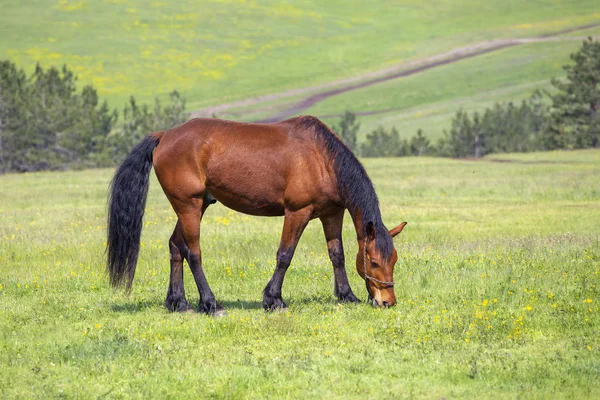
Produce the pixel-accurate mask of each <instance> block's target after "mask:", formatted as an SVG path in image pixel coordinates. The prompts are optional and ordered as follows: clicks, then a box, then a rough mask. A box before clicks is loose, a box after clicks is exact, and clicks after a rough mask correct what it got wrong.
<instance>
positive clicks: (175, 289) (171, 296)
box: [165, 222, 192, 312]
mask: <svg viewBox="0 0 600 400" xmlns="http://www.w3.org/2000/svg"><path fill="white" fill-rule="evenodd" d="M169 250H170V252H171V275H170V279H169V289H168V291H167V298H166V299H165V307H167V309H168V310H169V311H171V312H174V311H179V312H185V311H189V310H192V307H191V306H190V304H189V303H188V302H187V300H186V298H185V288H184V286H183V258H184V257H186V258H187V255H188V248H187V245H186V244H185V241H184V240H183V234H182V232H181V225H180V224H179V222H177V224H176V225H175V229H174V230H173V234H172V235H171V238H170V239H169Z"/></svg>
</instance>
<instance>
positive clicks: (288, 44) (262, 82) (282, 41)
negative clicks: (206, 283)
mask: <svg viewBox="0 0 600 400" xmlns="http://www.w3.org/2000/svg"><path fill="white" fill-rule="evenodd" d="M599 18H600V14H599V13H598V7H597V2H596V1H594V0H580V1H577V2H575V1H572V2H565V1H561V0H547V1H541V0H539V1H528V2H523V1H519V0H510V1H504V2H494V1H486V2H483V3H482V2H480V1H474V0H460V1H449V0H439V1H434V2H427V3H423V2H420V1H414V0H411V1H405V2H401V3H395V4H392V3H390V2H377V3H372V2H362V1H351V2H349V1H343V2H342V1H336V2H330V1H328V2H322V1H310V0H306V1H296V2H294V3H293V4H281V3H280V2H277V1H266V2H260V3H259V2H255V1H252V0H249V1H244V0H240V1H222V0H213V1H203V2H192V1H182V2H166V1H154V2H143V1H140V0H107V1H94V2H92V1H87V0H79V1H77V0H74V1H72V0H58V1H57V0H52V1H51V0H39V1H36V2H13V3H6V4H3V5H2V13H0V38H2V39H0V58H8V59H10V60H13V61H15V62H17V63H18V64H19V65H22V66H24V67H25V68H27V69H28V70H31V69H33V66H34V64H35V63H36V62H38V61H39V62H41V63H42V64H43V65H45V66H47V65H49V64H55V65H62V64H64V63H66V64H68V65H69V66H71V67H72V68H73V69H74V70H75V72H76V73H77V74H78V75H79V77H80V81H81V83H85V84H88V83H91V84H93V85H94V86H96V87H97V88H98V90H99V92H100V94H101V95H102V96H106V97H107V98H108V99H109V100H110V102H111V104H112V105H114V106H118V107H121V106H122V104H123V103H124V102H125V100H126V99H127V97H128V96H129V95H130V94H134V95H136V97H137V98H139V99H141V100H144V101H148V100H150V99H151V98H152V97H154V96H155V95H165V94H166V93H167V92H169V91H171V90H173V89H178V90H180V91H181V92H182V93H183V94H184V96H185V97H186V98H187V99H188V101H189V106H190V109H191V110H193V109H196V108H199V107H202V106H206V105H211V104H215V103H222V102H227V101H231V100H236V99H242V98H247V97H253V96H257V95H261V94H269V93H276V92H279V91H282V90H286V89H294V88H298V87H305V86H309V85H313V84H318V83H323V82H329V81H332V80H337V79H340V78H344V77H351V76H355V75H357V74H360V73H365V72H368V71H374V70H379V69H381V68H385V67H388V66H391V65H394V64H397V63H400V62H404V61H408V60H414V59H420V58H423V57H426V56H429V55H432V54H437V53H441V52H445V51H448V50H449V49H452V48H455V47H460V46H463V45H466V44H469V43H475V42H479V41H482V40H489V39H495V38H501V37H527V36H532V35H536V34H540V33H548V32H554V31H557V30H560V29H564V28H567V27H570V26H575V25H583V24H587V23H592V22H597V21H598V19H599Z"/></svg>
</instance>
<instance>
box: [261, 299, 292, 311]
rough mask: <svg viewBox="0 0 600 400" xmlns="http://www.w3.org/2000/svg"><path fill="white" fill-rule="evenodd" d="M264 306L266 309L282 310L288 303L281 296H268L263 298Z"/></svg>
mask: <svg viewBox="0 0 600 400" xmlns="http://www.w3.org/2000/svg"><path fill="white" fill-rule="evenodd" d="M263 308H264V309H265V311H281V310H283V309H284V308H287V304H285V302H284V301H283V300H282V299H281V298H275V297H271V298H266V299H264V300H263Z"/></svg>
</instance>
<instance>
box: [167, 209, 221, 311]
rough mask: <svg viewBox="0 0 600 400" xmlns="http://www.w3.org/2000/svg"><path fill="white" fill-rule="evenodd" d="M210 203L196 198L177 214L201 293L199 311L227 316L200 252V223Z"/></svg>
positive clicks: (195, 279)
mask: <svg viewBox="0 0 600 400" xmlns="http://www.w3.org/2000/svg"><path fill="white" fill-rule="evenodd" d="M208 206H209V202H206V201H204V200H203V199H202V198H194V199H192V200H191V201H190V202H189V203H188V204H185V205H178V207H176V212H177V214H178V215H179V223H180V224H181V233H182V235H183V239H184V241H185V244H186V246H187V249H188V252H187V261H188V264H189V266H190V269H191V271H192V275H193V276H194V281H195V282H196V286H197V287H198V292H199V293H200V302H199V305H198V311H200V312H204V313H206V314H214V315H216V316H221V315H224V314H225V311H224V310H223V307H222V306H221V305H220V304H219V302H218V301H217V300H216V299H215V295H214V294H213V292H212V290H211V289H210V286H209V285H208V281H207V280H206V276H205V275H204V271H203V270H202V253H201V251H200V221H201V220H202V215H203V214H204V211H206V208H207V207H208Z"/></svg>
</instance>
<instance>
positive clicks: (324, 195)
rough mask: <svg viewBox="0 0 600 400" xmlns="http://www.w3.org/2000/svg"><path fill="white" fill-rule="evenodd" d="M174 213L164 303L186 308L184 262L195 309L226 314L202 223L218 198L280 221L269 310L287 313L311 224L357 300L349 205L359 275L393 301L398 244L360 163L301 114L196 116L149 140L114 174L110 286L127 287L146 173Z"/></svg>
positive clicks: (338, 289) (341, 286) (385, 301)
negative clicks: (203, 244)
mask: <svg viewBox="0 0 600 400" xmlns="http://www.w3.org/2000/svg"><path fill="white" fill-rule="evenodd" d="M153 165H154V169H155V172H156V176H157V177H158V181H159V182H160V185H161V186H162V188H163V190H164V192H165V195H166V196H167V198H168V199H169V201H170V202H171V205H172V206H173V209H174V210H175V213H176V214H177V218H178V219H177V224H176V225H175V229H174V231H173V234H172V235H171V238H170V240H169V248H170V251H171V278H170V282H169V289H168V292H167V298H166V300H165V305H166V307H167V308H168V309H169V310H170V311H186V310H189V309H190V308H191V307H190V305H189V304H188V302H187V300H186V298H185V293H184V286H183V259H184V258H185V259H186V260H187V262H188V265H189V267H190V269H191V271H192V274H193V276H194V280H195V281H196V285H197V286H198V291H199V292H200V305H199V311H202V312H205V313H209V314H213V313H216V314H221V313H223V311H222V310H223V308H222V307H221V305H220V304H219V303H218V302H217V301H216V299H215V296H214V295H213V292H212V291H211V289H210V287H209V285H208V282H207V280H206V277H205V276H204V272H203V271H202V257H201V252H200V221H201V220H202V216H203V215H204V213H205V211H206V209H207V208H208V206H209V205H210V204H213V203H215V202H216V200H218V201H220V202H221V203H223V204H224V205H225V206H227V207H229V208H231V209H233V210H236V211H239V212H243V213H246V214H251V215H259V216H284V217H285V218H284V222H283V232H282V234H281V243H280V245H279V250H278V251H277V266H276V268H275V272H274V273H273V277H272V278H271V280H270V281H269V283H268V284H267V286H266V288H265V290H264V294H263V307H264V308H265V309H266V310H273V309H276V308H283V307H286V304H285V303H284V302H283V300H282V298H281V286H282V284H283V279H284V276H285V272H286V270H287V268H288V266H289V265H290V262H291V260H292V256H293V255H294V250H295V249H296V245H297V243H298V240H299V239H300V235H302V232H303V230H304V228H305V227H306V225H307V224H308V222H309V221H310V220H311V219H314V218H319V219H320V220H321V222H322V224H323V230H324V231H325V238H326V240H327V247H328V249H329V257H330V259H331V262H332V264H333V272H334V276H335V288H334V292H335V295H336V296H337V298H338V299H339V300H340V301H346V302H358V301H359V300H358V299H357V298H356V296H355V295H354V293H352V289H351V288H350V285H349V283H348V277H347V275H346V269H345V265H344V249H343V247H342V222H343V218H344V210H345V209H348V211H349V212H350V215H351V216H352V219H353V221H354V227H355V228H356V235H357V239H358V249H359V250H358V253H357V255H356V269H357V271H358V273H359V274H360V276H361V277H362V278H363V279H365V281H366V286H367V291H368V293H369V300H370V301H372V303H373V305H374V306H392V305H394V304H395V303H396V297H395V295H394V288H393V285H394V283H393V272H394V264H395V263H396V260H397V259H398V256H397V254H396V250H395V249H394V245H393V242H392V237H394V236H396V235H397V234H398V233H400V231H402V229H403V228H404V225H406V222H403V223H402V224H400V225H399V226H397V227H396V228H394V229H392V230H391V231H388V230H387V229H386V228H385V226H384V225H383V222H382V220H381V214H380V211H379V204H378V200H377V195H376V194H375V190H374V189H373V184H372V183H371V180H370V179H369V177H368V176H367V173H366V172H365V170H364V168H363V166H362V165H361V164H360V162H359V161H358V160H357V159H356V157H355V156H354V155H353V154H352V152H351V151H350V150H349V149H348V148H347V147H346V146H345V145H344V144H343V143H342V141H341V140H340V139H339V138H338V137H337V136H336V135H335V134H334V133H333V132H332V131H331V130H330V129H329V128H328V127H327V126H326V125H325V124H323V123H322V122H321V121H320V120H318V119H317V118H314V117H308V116H301V117H297V118H292V119H289V120H286V121H282V122H279V123H274V124H250V123H238V122H231V121H224V120H219V119H193V120H190V121H188V122H186V123H184V124H182V125H179V126H177V127H175V128H173V129H171V130H169V131H166V132H158V133H155V134H152V135H149V136H148V137H146V138H145V139H144V140H143V141H142V142H141V143H139V144H138V145H137V146H136V147H135V148H134V149H133V150H132V151H131V153H130V154H129V155H128V156H127V158H126V159H125V161H124V162H123V163H122V164H121V166H120V167H119V168H118V169H117V171H116V173H115V176H114V178H113V181H112V183H111V193H110V197H109V214H108V241H107V247H108V248H107V254H108V272H109V275H110V282H111V284H112V285H113V286H120V285H122V284H126V286H127V288H128V289H130V288H131V283H132V280H133V276H134V273H135V267H136V263H137V257H138V253H139V247H140V234H141V230H142V217H143V214H144V207H145V203H146V195H147V192H148V178H149V174H150V169H151V168H152V166H153Z"/></svg>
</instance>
